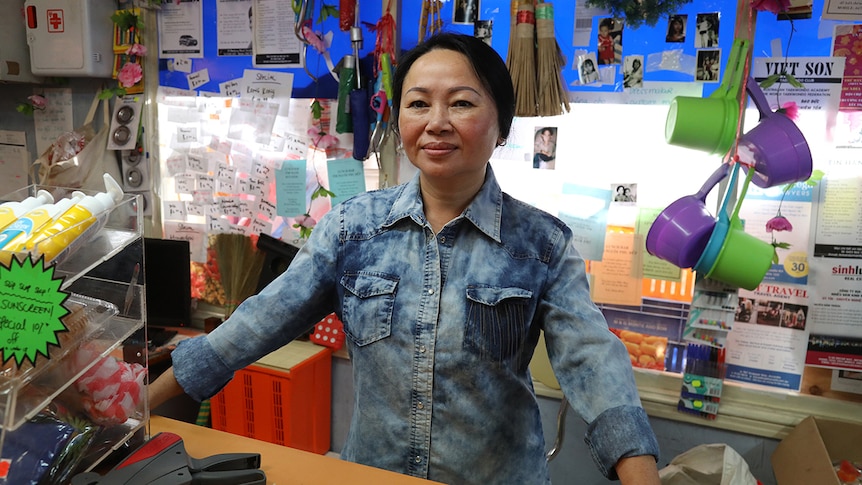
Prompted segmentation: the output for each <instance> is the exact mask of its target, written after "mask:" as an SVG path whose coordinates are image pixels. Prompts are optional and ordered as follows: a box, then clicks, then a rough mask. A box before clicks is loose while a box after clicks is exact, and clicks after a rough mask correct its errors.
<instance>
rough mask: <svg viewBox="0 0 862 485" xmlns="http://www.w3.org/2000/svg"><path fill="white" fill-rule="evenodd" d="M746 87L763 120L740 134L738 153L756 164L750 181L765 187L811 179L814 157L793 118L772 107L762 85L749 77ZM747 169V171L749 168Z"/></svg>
mask: <svg viewBox="0 0 862 485" xmlns="http://www.w3.org/2000/svg"><path fill="white" fill-rule="evenodd" d="M746 90H747V91H748V93H749V94H750V95H751V98H752V100H753V101H754V104H755V106H757V110H758V111H760V122H759V123H758V124H757V126H755V127H754V128H752V129H751V130H750V131H749V132H748V133H745V134H743V135H742V136H740V137H739V156H740V158H741V159H743V160H745V161H747V162H749V163H752V164H753V165H754V172H755V173H754V177H753V178H752V179H751V181H752V182H753V183H754V185H756V186H758V187H762V188H767V187H775V186H776V185H784V184H790V183H795V182H801V181H803V180H808V178H809V177H811V171H812V168H813V167H812V160H811V150H810V149H809V147H808V142H806V141H805V137H804V136H803V135H802V131H801V130H800V129H799V127H798V126H796V123H794V121H793V120H791V119H790V118H789V117H788V116H786V115H784V114H782V113H776V112H774V111H772V110H771V109H770V108H769V103H768V102H767V101H766V97H765V96H764V95H763V91H761V89H760V86H758V85H757V82H756V81H755V80H754V79H751V78H749V80H748V84H747V87H746ZM744 170H745V171H746V172H748V168H747V167H745V168H744Z"/></svg>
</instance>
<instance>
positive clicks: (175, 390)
mask: <svg viewBox="0 0 862 485" xmlns="http://www.w3.org/2000/svg"><path fill="white" fill-rule="evenodd" d="M183 392H184V391H183V388H182V387H180V384H179V382H177V378H176V377H174V368H173V367H169V368H168V370H166V371H165V372H163V373H162V375H160V376H159V377H158V378H156V380H155V381H153V382H151V383H150V385H149V386H147V393H148V395H149V406H150V409H155V408H157V407H159V406H160V405H162V404H163V403H164V402H165V401H167V400H168V399H170V398H172V397H175V396H179V395H180V394H182V393H183Z"/></svg>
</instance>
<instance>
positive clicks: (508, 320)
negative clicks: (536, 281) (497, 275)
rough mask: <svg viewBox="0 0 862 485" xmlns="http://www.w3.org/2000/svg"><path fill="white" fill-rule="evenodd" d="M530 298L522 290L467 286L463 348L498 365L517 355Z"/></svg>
mask: <svg viewBox="0 0 862 485" xmlns="http://www.w3.org/2000/svg"><path fill="white" fill-rule="evenodd" d="M532 296H533V293H532V292H531V291H529V290H525V289H523V288H515V287H509V288H500V287H488V286H484V287H483V286H469V287H467V328H466V329H465V330H464V347H465V348H467V349H468V350H470V351H471V352H473V353H474V354H476V355H478V356H479V357H481V358H482V359H485V360H490V361H494V362H499V363H504V362H506V361H508V360H509V359H511V358H512V357H513V356H515V355H517V354H518V353H519V352H520V351H521V348H522V346H523V344H524V340H525V339H526V336H527V328H528V327H529V324H530V322H529V320H530V318H529V317H528V315H527V313H528V310H529V308H530V298H531V297H532Z"/></svg>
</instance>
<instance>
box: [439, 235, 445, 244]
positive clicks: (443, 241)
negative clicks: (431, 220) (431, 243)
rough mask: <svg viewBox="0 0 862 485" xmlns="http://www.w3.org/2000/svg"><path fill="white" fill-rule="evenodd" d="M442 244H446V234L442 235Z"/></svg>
mask: <svg viewBox="0 0 862 485" xmlns="http://www.w3.org/2000/svg"><path fill="white" fill-rule="evenodd" d="M440 244H446V236H440Z"/></svg>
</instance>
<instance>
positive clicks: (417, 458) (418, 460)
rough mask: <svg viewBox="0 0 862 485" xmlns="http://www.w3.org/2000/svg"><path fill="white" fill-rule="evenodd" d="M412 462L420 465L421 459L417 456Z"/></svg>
mask: <svg viewBox="0 0 862 485" xmlns="http://www.w3.org/2000/svg"><path fill="white" fill-rule="evenodd" d="M413 461H415V462H416V463H422V457H421V456H417V457H416V458H414V459H413Z"/></svg>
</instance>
